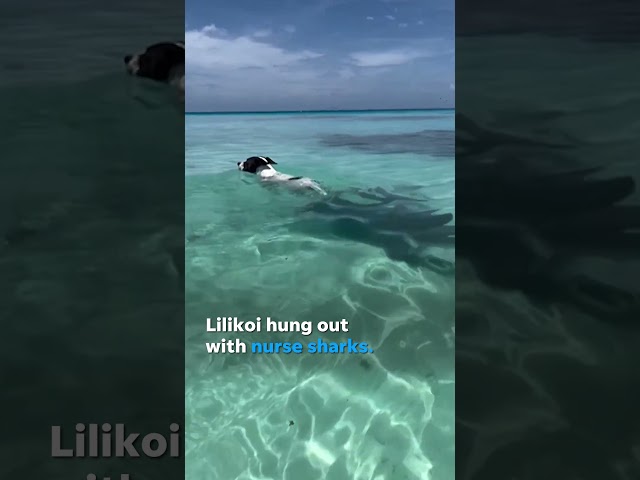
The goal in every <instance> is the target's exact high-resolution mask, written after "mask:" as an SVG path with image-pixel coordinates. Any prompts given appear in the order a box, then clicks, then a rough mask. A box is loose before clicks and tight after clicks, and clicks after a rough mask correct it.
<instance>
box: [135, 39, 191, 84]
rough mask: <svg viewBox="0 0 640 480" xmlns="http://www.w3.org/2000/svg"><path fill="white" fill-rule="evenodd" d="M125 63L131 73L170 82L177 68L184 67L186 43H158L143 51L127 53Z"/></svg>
mask: <svg viewBox="0 0 640 480" xmlns="http://www.w3.org/2000/svg"><path fill="white" fill-rule="evenodd" d="M124 64H125V66H126V68H127V72H129V73H130V74H131V75H135V76H137V77H144V78H150V79H152V80H157V81H159V82H169V81H170V80H171V79H172V76H174V75H175V72H176V70H177V69H180V68H182V69H184V43H182V42H176V43H156V44H155V45H151V46H150V47H147V49H146V50H145V51H144V52H143V53H138V54H135V55H126V56H125V57H124Z"/></svg>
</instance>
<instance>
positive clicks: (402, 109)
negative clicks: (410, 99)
mask: <svg viewBox="0 0 640 480" xmlns="http://www.w3.org/2000/svg"><path fill="white" fill-rule="evenodd" d="M425 110H431V111H434V110H455V107H431V108H347V109H321V110H315V109H314V110H228V111H221V112H215V111H206V110H201V111H190V112H187V111H185V112H184V113H185V115H228V114H239V113H330V112H343V113H344V112H420V111H425Z"/></svg>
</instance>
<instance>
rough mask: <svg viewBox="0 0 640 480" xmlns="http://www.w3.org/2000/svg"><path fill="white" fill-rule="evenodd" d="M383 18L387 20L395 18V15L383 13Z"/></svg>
mask: <svg viewBox="0 0 640 480" xmlns="http://www.w3.org/2000/svg"><path fill="white" fill-rule="evenodd" d="M384 18H386V19H387V20H395V19H396V17H394V16H393V15H385V16H384Z"/></svg>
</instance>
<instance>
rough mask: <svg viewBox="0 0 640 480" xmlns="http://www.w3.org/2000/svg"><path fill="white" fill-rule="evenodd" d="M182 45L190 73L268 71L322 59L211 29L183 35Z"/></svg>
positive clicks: (318, 55)
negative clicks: (253, 69)
mask: <svg viewBox="0 0 640 480" xmlns="http://www.w3.org/2000/svg"><path fill="white" fill-rule="evenodd" d="M185 42H186V46H187V66H188V68H189V69H190V70H191V71H197V70H204V71H207V70H210V71H211V72H214V73H216V72H220V71H223V70H229V69H239V68H272V67H279V66H285V65H291V64H293V63H296V62H300V61H303V60H309V59H313V58H318V57H320V56H322V55H321V54H319V53H316V52H311V51H308V50H302V51H287V50H284V49H282V48H280V47H277V46H275V45H271V44H269V43H266V42H264V41H262V40H258V39H256V38H253V37H248V36H240V37H230V36H228V35H226V33H225V32H224V30H220V29H218V28H216V27H215V26H214V25H209V26H207V27H204V28H203V29H201V30H191V31H188V32H186V33H185Z"/></svg>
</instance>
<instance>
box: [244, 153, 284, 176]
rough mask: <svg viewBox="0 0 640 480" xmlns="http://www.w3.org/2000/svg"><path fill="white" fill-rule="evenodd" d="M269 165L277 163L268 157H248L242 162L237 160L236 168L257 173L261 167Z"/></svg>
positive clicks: (268, 166)
mask: <svg viewBox="0 0 640 480" xmlns="http://www.w3.org/2000/svg"><path fill="white" fill-rule="evenodd" d="M271 165H277V163H276V162H274V161H273V160H271V159H270V158H269V157H249V158H247V159H246V160H245V161H244V162H238V170H242V171H243V172H248V173H258V171H259V170H260V169H261V168H271V167H270V166H271Z"/></svg>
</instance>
